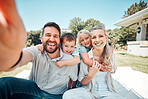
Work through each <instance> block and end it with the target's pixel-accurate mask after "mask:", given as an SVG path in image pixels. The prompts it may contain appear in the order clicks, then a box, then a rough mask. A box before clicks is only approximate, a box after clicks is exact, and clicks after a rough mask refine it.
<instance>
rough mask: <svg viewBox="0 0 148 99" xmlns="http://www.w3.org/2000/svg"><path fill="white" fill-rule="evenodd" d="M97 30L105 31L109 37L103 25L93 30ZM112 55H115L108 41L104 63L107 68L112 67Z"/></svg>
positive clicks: (105, 47) (104, 53)
mask: <svg viewBox="0 0 148 99" xmlns="http://www.w3.org/2000/svg"><path fill="white" fill-rule="evenodd" d="M97 29H101V30H103V31H104V33H105V36H107V35H108V34H107V32H106V30H105V29H104V27H103V26H101V25H96V26H95V27H94V28H93V29H92V30H91V33H92V31H93V30H97ZM112 54H113V49H112V48H111V47H110V46H109V43H108V40H107V41H106V45H105V46H104V51H103V62H104V63H105V66H110V65H111V58H112Z"/></svg>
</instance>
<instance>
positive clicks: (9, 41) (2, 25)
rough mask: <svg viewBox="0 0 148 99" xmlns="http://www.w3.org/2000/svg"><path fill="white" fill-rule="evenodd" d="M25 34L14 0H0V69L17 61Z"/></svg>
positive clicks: (4, 69)
mask: <svg viewBox="0 0 148 99" xmlns="http://www.w3.org/2000/svg"><path fill="white" fill-rule="evenodd" d="M26 36H27V33H26V32H25V29H24V26H23V23H22V21H21V18H20V17H19V15H18V13H17V10H16V7H15V2H14V0H0V71H6V70H8V69H9V68H11V67H12V66H13V65H14V64H16V63H17V61H18V60H19V58H20V54H21V50H22V48H23V47H24V45H25V42H26Z"/></svg>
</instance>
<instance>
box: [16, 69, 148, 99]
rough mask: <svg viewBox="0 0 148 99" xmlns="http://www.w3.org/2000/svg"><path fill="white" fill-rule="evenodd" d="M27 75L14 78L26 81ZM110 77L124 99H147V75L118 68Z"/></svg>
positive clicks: (27, 71)
mask: <svg viewBox="0 0 148 99" xmlns="http://www.w3.org/2000/svg"><path fill="white" fill-rule="evenodd" d="M29 74H30V70H24V71H23V72H21V73H19V74H17V75H16V76H15V77H18V78H26V79H27V78H28V76H29ZM112 76H113V78H114V83H115V88H116V89H117V92H118V93H119V94H120V95H122V96H124V97H125V98H126V99H143V98H144V99H148V74H145V73H142V72H139V71H135V70H132V69H131V67H118V69H117V71H116V73H115V74H113V75H112Z"/></svg>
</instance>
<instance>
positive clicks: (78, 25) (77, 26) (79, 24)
mask: <svg viewBox="0 0 148 99" xmlns="http://www.w3.org/2000/svg"><path fill="white" fill-rule="evenodd" d="M98 24H99V25H102V26H104V24H103V23H101V22H100V21H98V20H95V19H93V18H90V19H88V20H86V21H85V22H84V21H82V20H81V18H79V17H78V18H77V17H75V18H73V19H72V20H71V21H70V25H69V29H70V30H71V31H72V33H73V34H74V35H75V36H77V33H78V32H79V31H80V30H82V29H86V30H88V31H91V29H92V28H93V27H94V26H95V25H98Z"/></svg>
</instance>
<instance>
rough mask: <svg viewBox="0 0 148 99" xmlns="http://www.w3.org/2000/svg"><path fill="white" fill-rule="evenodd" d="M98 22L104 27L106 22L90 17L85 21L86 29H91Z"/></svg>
mask: <svg viewBox="0 0 148 99" xmlns="http://www.w3.org/2000/svg"><path fill="white" fill-rule="evenodd" d="M98 24H99V25H101V26H103V27H104V24H103V23H101V22H100V21H98V20H95V19H93V18H90V19H88V20H86V21H85V22H84V29H86V30H88V31H91V29H92V28H93V27H94V26H96V25H98Z"/></svg>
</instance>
